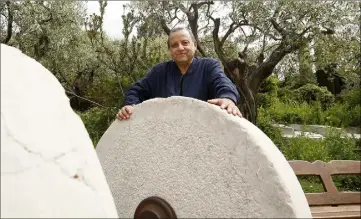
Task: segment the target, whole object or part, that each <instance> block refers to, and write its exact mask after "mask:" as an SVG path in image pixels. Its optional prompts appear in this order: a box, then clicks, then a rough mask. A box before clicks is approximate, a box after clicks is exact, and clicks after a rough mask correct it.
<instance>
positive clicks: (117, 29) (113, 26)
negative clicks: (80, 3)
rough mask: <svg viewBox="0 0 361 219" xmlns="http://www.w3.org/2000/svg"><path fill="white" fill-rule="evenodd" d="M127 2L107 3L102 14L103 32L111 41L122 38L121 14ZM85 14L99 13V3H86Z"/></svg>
mask: <svg viewBox="0 0 361 219" xmlns="http://www.w3.org/2000/svg"><path fill="white" fill-rule="evenodd" d="M128 2H129V1H108V5H107V7H106V8H105V14H104V24H103V25H104V26H103V28H104V31H105V32H106V33H107V34H108V36H109V37H111V38H113V39H119V38H121V37H122V29H123V22H122V17H121V16H122V14H123V5H124V4H126V3H128ZM87 7H88V8H87V13H88V15H90V14H93V13H96V14H100V12H99V2H98V1H88V2H87Z"/></svg>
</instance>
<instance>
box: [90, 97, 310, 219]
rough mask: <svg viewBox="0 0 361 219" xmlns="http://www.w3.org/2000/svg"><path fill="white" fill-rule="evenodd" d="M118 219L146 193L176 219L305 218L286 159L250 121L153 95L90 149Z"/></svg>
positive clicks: (209, 107) (130, 214)
mask: <svg viewBox="0 0 361 219" xmlns="http://www.w3.org/2000/svg"><path fill="white" fill-rule="evenodd" d="M96 151H97V154H98V157H99V159H100V162H101V164H102V166H103V169H104V172H105V175H106V177H107V181H108V184H109V186H110V188H111V191H112V194H113V197H114V199H115V203H116V206H117V210H118V215H119V217H121V218H131V217H133V214H134V212H135V209H136V207H137V206H138V204H139V203H140V202H141V201H142V200H143V199H145V198H147V197H150V196H159V197H161V198H163V199H165V200H166V201H168V202H169V203H170V204H171V205H172V206H173V208H174V210H175V212H176V214H177V216H178V218H247V217H248V218H249V217H258V218H264V217H268V218H280V217H282V218H295V217H297V218H311V213H310V209H309V207H308V204H307V200H306V198H305V195H304V193H303V191H302V188H301V186H300V184H299V182H298V180H297V178H296V176H295V174H294V172H293V170H292V168H291V167H290V166H289V164H288V162H287V161H286V159H285V158H284V156H283V155H282V154H281V152H280V151H279V150H278V149H277V147H276V146H275V145H274V144H273V142H272V141H271V140H270V139H269V138H268V137H267V136H266V135H265V134H264V133H263V132H262V131H260V130H259V129H258V128H257V127H256V126H254V125H253V124H251V123H250V122H248V121H247V120H246V119H243V118H242V119H241V118H239V117H235V116H233V115H229V114H227V113H226V112H225V111H223V110H221V109H220V108H219V107H218V106H215V105H210V104H208V103H206V102H202V101H198V100H195V99H191V98H185V97H172V98H167V99H152V100H148V101H146V102H143V103H142V104H139V105H136V106H135V107H134V113H133V115H132V117H131V118H130V119H129V120H124V121H118V120H117V121H115V122H114V123H113V124H112V125H111V126H110V127H109V128H108V130H107V131H106V132H105V134H104V135H103V136H102V138H101V140H100V141H99V143H98V145H97V148H96Z"/></svg>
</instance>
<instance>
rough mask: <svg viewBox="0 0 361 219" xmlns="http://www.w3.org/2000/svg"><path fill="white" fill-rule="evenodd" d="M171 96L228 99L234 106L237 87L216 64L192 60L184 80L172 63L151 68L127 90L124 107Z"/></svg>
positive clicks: (205, 59)
mask: <svg viewBox="0 0 361 219" xmlns="http://www.w3.org/2000/svg"><path fill="white" fill-rule="evenodd" d="M170 96H185V97H192V98H195V99H199V100H203V101H207V100H210V99H213V98H228V99H231V100H233V102H235V103H236V104H237V103H238V101H239V94H238V91H237V88H236V86H235V85H234V84H233V83H232V82H231V80H230V79H229V78H228V77H227V76H226V75H225V73H224V71H223V69H222V67H221V65H220V63H219V61H218V60H216V59H213V58H198V57H194V59H193V62H192V64H191V66H190V67H189V68H188V70H187V72H186V73H185V74H184V75H183V76H182V74H181V73H180V71H179V69H178V67H177V65H176V63H175V62H174V61H167V62H163V63H160V64H158V65H156V66H154V67H153V68H152V69H151V70H150V71H149V72H148V73H147V75H146V76H145V77H144V78H143V79H142V80H140V81H138V82H136V83H135V84H134V85H133V86H132V87H131V88H129V89H128V90H127V92H126V97H125V105H133V104H138V103H141V102H143V101H145V100H148V99H151V98H156V97H161V98H166V97H170Z"/></svg>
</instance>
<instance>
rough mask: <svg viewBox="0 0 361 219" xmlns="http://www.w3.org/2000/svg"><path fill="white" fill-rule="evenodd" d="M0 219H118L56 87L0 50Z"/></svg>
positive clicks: (45, 74) (40, 71)
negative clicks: (0, 218)
mask: <svg viewBox="0 0 361 219" xmlns="http://www.w3.org/2000/svg"><path fill="white" fill-rule="evenodd" d="M1 217H2V218H14V217H16V218H21V217H22V218H40V217H42V218H116V217H118V215H117V212H116V207H115V204H114V200H113V197H112V195H111V192H110V189H109V186H108V184H107V182H106V179H105V176H104V173H103V170H102V167H101V165H100V162H99V160H98V157H97V155H96V152H95V150H94V147H93V144H92V142H91V140H90V138H89V135H88V133H87V131H86V129H85V127H84V124H83V122H82V121H81V119H80V117H79V116H78V115H77V114H76V113H75V112H74V111H73V110H72V109H71V107H70V103H69V99H68V97H67V96H66V95H65V92H64V89H63V87H62V86H61V84H60V83H59V82H58V80H57V79H56V78H55V77H54V76H53V74H51V73H50V72H49V71H48V70H47V69H46V68H44V67H43V66H42V65H41V64H40V63H38V62H36V61H35V60H34V59H32V58H30V57H28V56H26V55H25V54H23V53H21V51H19V50H18V49H16V48H13V47H10V46H7V45H4V44H1Z"/></svg>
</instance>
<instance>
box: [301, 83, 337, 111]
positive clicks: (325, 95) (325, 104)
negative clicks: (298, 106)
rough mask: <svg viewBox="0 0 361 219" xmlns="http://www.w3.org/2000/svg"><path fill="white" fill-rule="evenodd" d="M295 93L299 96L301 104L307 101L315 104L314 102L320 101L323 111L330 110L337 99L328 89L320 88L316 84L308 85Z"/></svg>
mask: <svg viewBox="0 0 361 219" xmlns="http://www.w3.org/2000/svg"><path fill="white" fill-rule="evenodd" d="M295 93H296V94H297V96H298V100H299V102H304V101H305V102H307V103H309V104H313V103H314V102H317V101H319V102H320V103H321V106H322V109H327V108H329V107H330V106H331V105H332V104H333V103H334V102H335V97H334V96H333V95H332V93H331V92H330V91H328V90H327V88H326V87H319V86H317V85H314V84H306V85H304V86H302V87H300V88H298V89H296V90H295Z"/></svg>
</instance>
